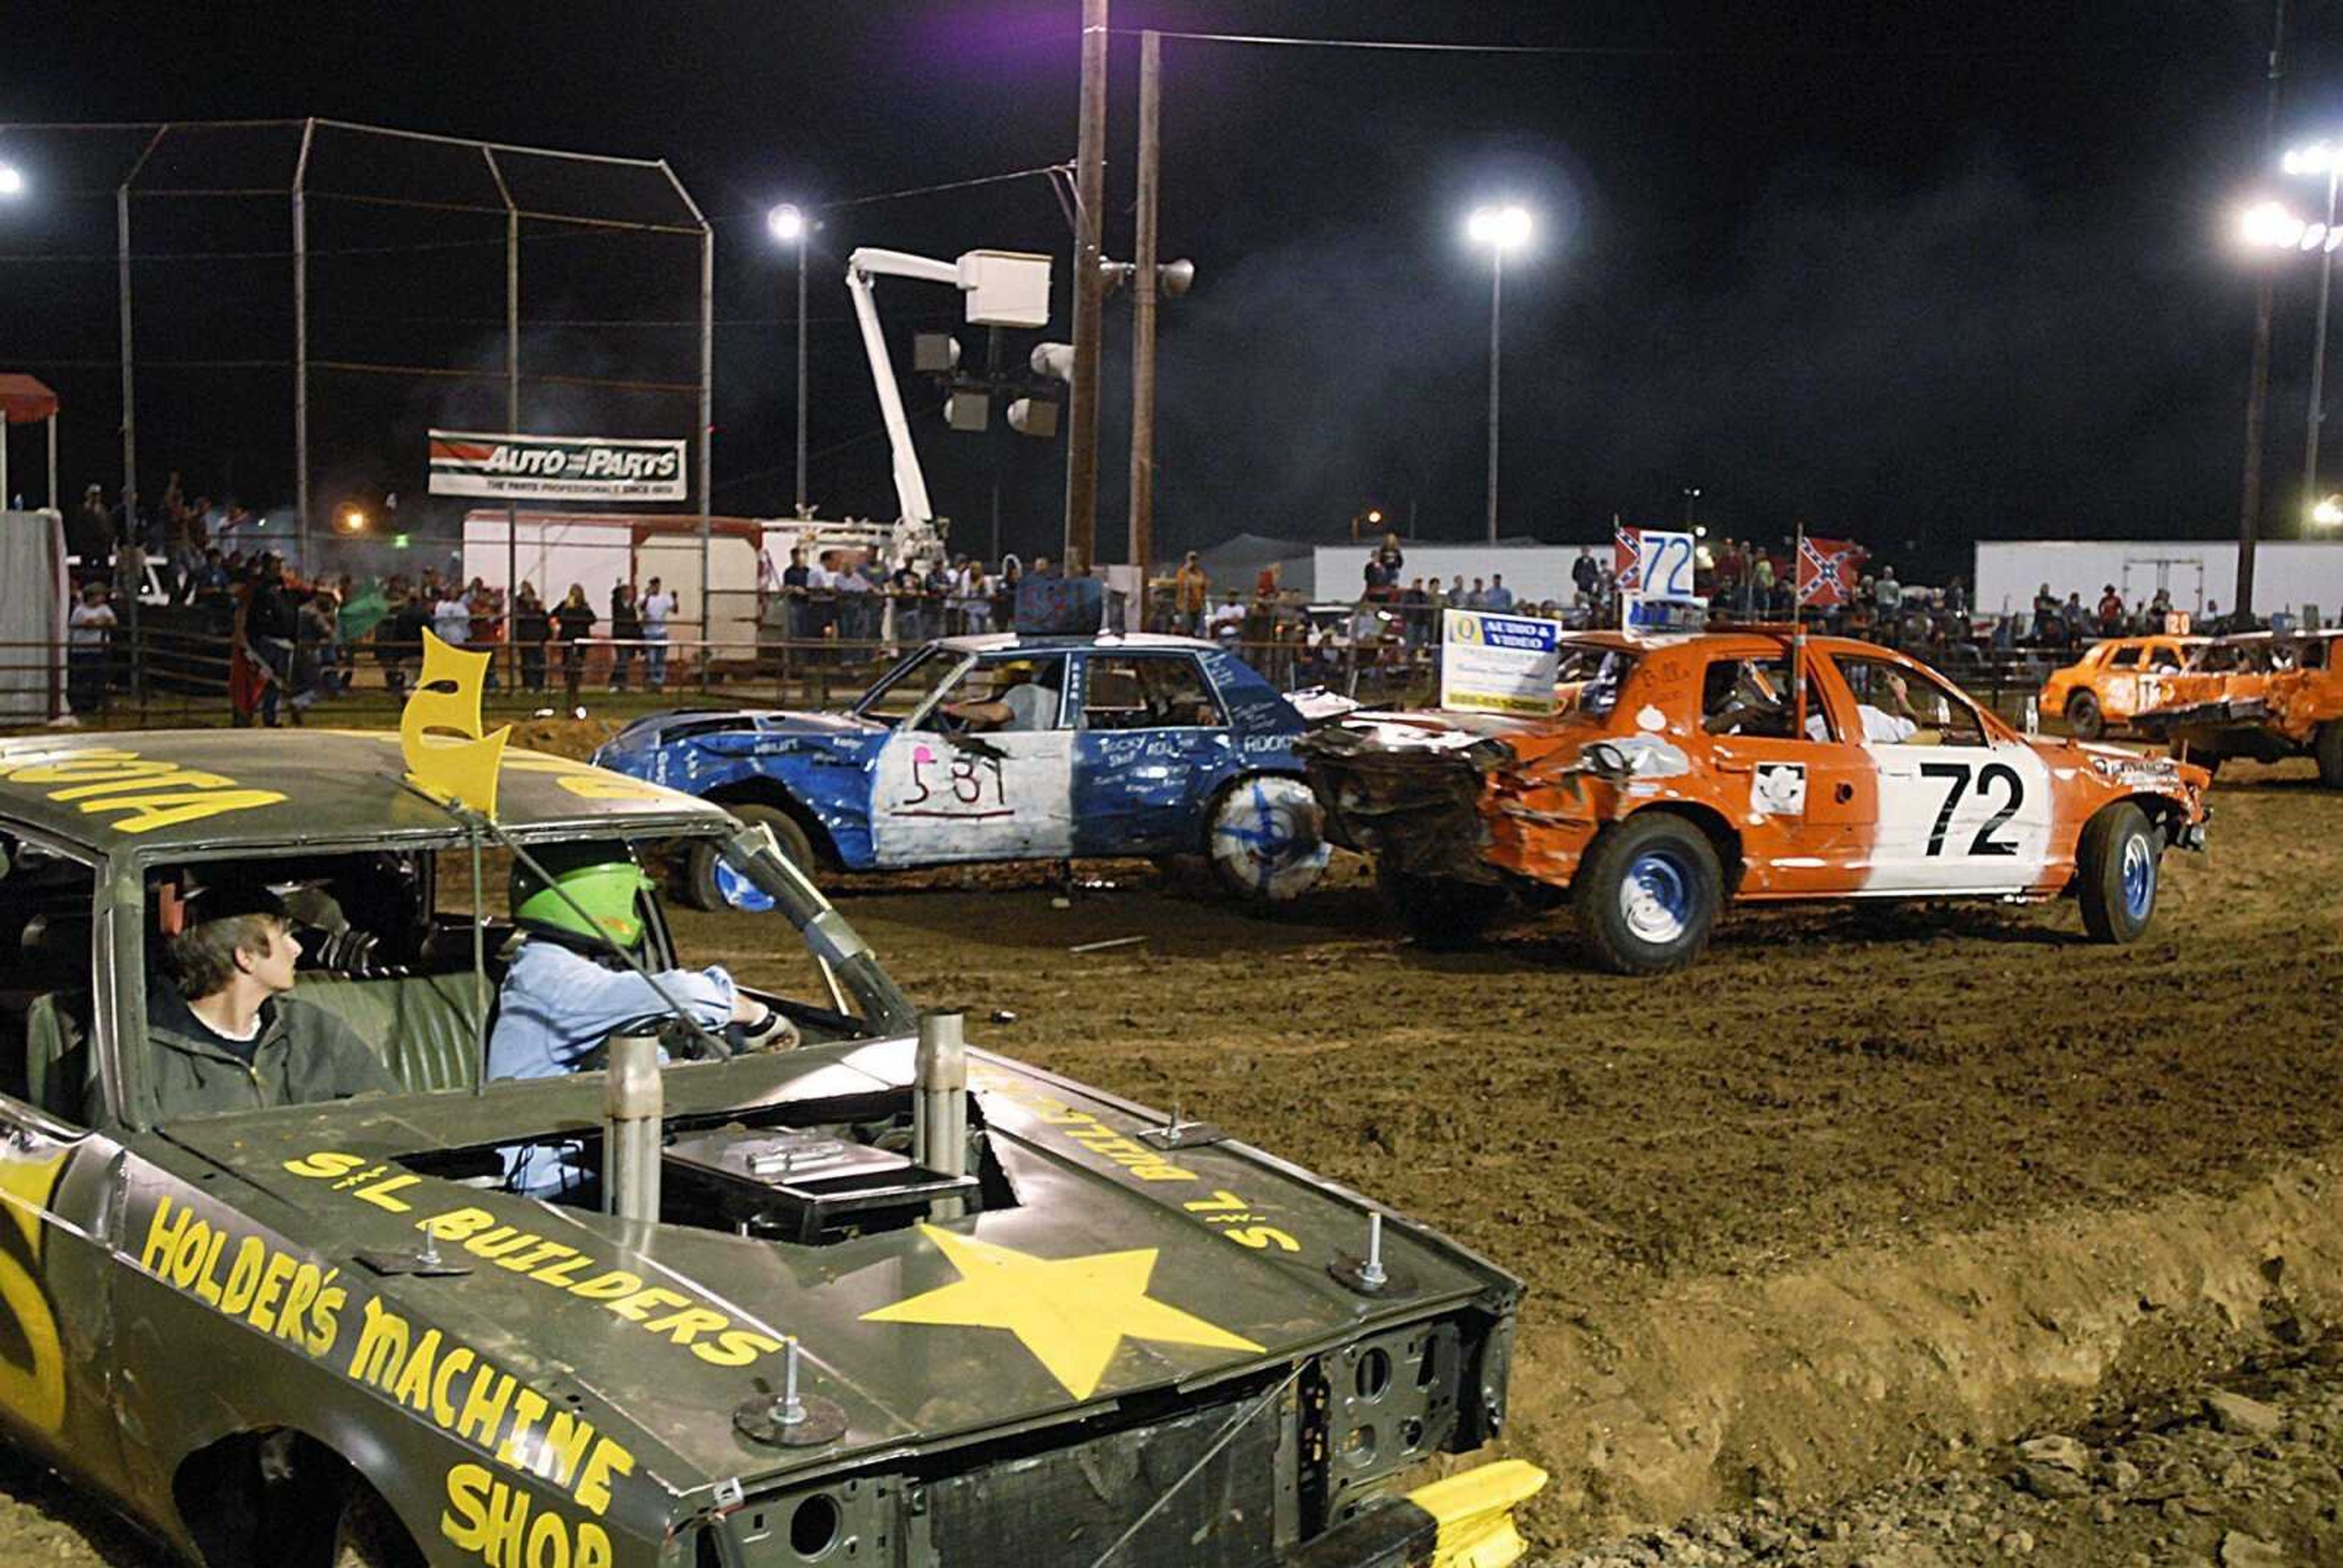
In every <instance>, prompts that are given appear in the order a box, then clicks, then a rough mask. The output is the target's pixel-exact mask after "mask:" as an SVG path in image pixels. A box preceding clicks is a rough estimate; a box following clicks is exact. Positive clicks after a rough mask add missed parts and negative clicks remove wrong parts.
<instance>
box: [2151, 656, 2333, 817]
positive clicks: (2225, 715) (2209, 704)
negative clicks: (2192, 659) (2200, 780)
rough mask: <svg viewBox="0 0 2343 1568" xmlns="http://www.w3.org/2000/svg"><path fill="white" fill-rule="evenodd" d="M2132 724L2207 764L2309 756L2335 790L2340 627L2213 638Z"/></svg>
mask: <svg viewBox="0 0 2343 1568" xmlns="http://www.w3.org/2000/svg"><path fill="white" fill-rule="evenodd" d="M2133 725H2134V727H2135V728H2136V729H2138V730H2139V731H2140V732H2141V733H2142V734H2145V735H2148V736H2151V737H2154V738H2155V739H2159V740H2164V741H2167V742H2169V743H2170V745H2171V747H2172V750H2173V754H2174V755H2175V756H2186V757H2187V758H2189V759H2192V760H2195V761H2198V762H2202V763H2203V764H2204V765H2205V766H2206V767H2207V769H2217V768H2218V767H2220V765H2221V762H2222V760H2223V759H2225V758H2229V757H2250V758H2252V759H2254V760H2256V761H2258V762H2277V761H2281V760H2283V759H2286V758H2288V757H2313V758H2316V759H2318V779H2319V782H2321V783H2322V784H2325V785H2326V786H2327V787H2328V789H2343V631H2317V632H2306V633H2303V634H2300V635H2293V634H2285V635H2274V634H2272V633H2270V632H2267V631H2249V632H2240V633H2238V634H2237V635H2236V636H2234V637H2223V638H2214V639H2213V640H2212V641H2211V642H2210V643H2208V644H2207V646H2206V648H2204V650H2203V651H2202V652H2201V653H2200V654H2199V655H2198V656H2197V660H2196V663H2195V664H2194V665H2193V666H2192V667H2191V668H2189V670H2188V671H2187V673H2186V674H2183V675H2179V676H2176V677H2174V678H2171V679H2170V680H2169V681H2167V683H2166V686H2165V689H2164V692H2163V700H2162V701H2161V702H2160V703H2159V704H2157V706H2155V707H2153V708H2150V709H2147V710H2146V711H2144V712H2142V713H2141V714H2140V715H2139V716H2138V717H2137V719H2134V720H2133Z"/></svg>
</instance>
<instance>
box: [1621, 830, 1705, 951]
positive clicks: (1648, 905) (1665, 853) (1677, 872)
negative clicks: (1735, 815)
mask: <svg viewBox="0 0 2343 1568" xmlns="http://www.w3.org/2000/svg"><path fill="white" fill-rule="evenodd" d="M1696 897H1697V895H1695V893H1694V879H1693V872H1692V868H1691V867H1690V866H1689V865H1687V864H1686V863H1685V862H1684V857H1683V856H1681V855H1679V854H1677V853H1676V852H1675V851H1674V850H1673V849H1646V850H1644V852H1643V853H1642V854H1640V855H1637V856H1636V857H1635V858H1634V859H1633V860H1630V861H1629V862H1628V863H1627V874H1626V876H1625V877H1624V878H1623V879H1621V880H1620V883H1619V914H1620V917H1621V918H1622V919H1623V920H1625V921H1626V923H1627V930H1629V931H1630V932H1632V933H1634V937H1635V940H1638V941H1644V942H1650V943H1652V944H1653V945H1654V946H1655V947H1664V946H1666V945H1667V944H1668V943H1670V942H1673V941H1676V940H1680V939H1681V938H1682V937H1683V936H1684V932H1685V931H1686V930H1688V929H1690V927H1691V925H1692V918H1693V908H1694V902H1695V900H1696Z"/></svg>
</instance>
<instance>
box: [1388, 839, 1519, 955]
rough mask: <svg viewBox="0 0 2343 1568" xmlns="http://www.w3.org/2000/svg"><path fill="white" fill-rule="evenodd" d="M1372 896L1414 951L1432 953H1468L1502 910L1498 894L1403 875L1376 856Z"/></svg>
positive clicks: (1467, 884) (1475, 885)
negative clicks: (1378, 896) (1377, 898)
mask: <svg viewBox="0 0 2343 1568" xmlns="http://www.w3.org/2000/svg"><path fill="white" fill-rule="evenodd" d="M1375 891H1376V892H1378V893H1380V894H1382V895H1383V908H1384V909H1385V910H1388V911H1389V912H1390V914H1391V916H1392V918H1393V920H1397V921H1398V922H1399V925H1400V929H1401V930H1403V931H1405V932H1406V933H1407V934H1408V936H1409V937H1410V938H1412V939H1413V940H1414V942H1415V945H1416V946H1418V947H1420V948H1428V949H1431V950H1433V951H1437V952H1449V951H1453V950H1456V949H1458V948H1468V947H1471V946H1472V945H1473V942H1475V941H1477V940H1479V939H1480V936H1481V933H1482V932H1483V931H1484V930H1488V929H1489V922H1490V921H1491V920H1495V919H1496V918H1497V912H1498V911H1499V910H1502V909H1503V908H1504V906H1505V890H1504V889H1503V888H1492V887H1484V886H1483V885H1482V884H1480V883H1478V882H1460V881H1458V880H1456V879H1454V878H1453V877H1425V876H1420V875H1418V874H1416V873H1414V872H1413V871H1403V870H1401V869H1399V868H1398V867H1396V866H1394V865H1393V864H1392V863H1391V861H1389V860H1388V859H1384V858H1383V857H1382V856H1380V855H1378V856H1377V857H1376V858H1375Z"/></svg>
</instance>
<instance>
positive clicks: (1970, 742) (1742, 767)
mask: <svg viewBox="0 0 2343 1568" xmlns="http://www.w3.org/2000/svg"><path fill="white" fill-rule="evenodd" d="M1794 662H1795V658H1794V634H1793V632H1792V631H1791V629H1790V628H1787V627H1780V628H1773V627H1766V628H1749V629H1745V630H1740V631H1733V632H1719V633H1704V634H1699V635H1693V636H1678V637H1640V636H1636V635H1634V634H1631V633H1624V632H1595V633H1588V634H1584V635H1581V636H1575V637H1568V638H1564V639H1563V642H1562V668H1561V670H1560V687H1559V692H1560V696H1561V699H1562V702H1563V711H1562V712H1561V713H1560V714H1559V715H1558V716H1557V717H1555V718H1552V719H1504V718H1495V717H1483V716H1480V715H1468V714H1459V713H1407V714H1354V715H1353V716H1352V717H1351V718H1349V719H1346V720H1344V721H1343V722H1342V723H1341V724H1339V725H1336V726H1332V727H1330V728H1327V729H1321V730H1319V731H1317V732H1316V733H1315V734H1314V735H1313V736H1312V737H1311V738H1309V739H1306V740H1304V741H1302V743H1300V745H1299V746H1297V748H1296V749H1297V750H1299V751H1301V752H1302V753H1303V754H1304V755H1305V756H1306V757H1307V759H1308V762H1309V768H1310V776H1311V782H1312V786H1313V787H1314V789H1315V791H1316V793H1317V796H1318V799H1319V802H1320V804H1321V806H1322V809H1323V810H1324V811H1325V814H1326V820H1327V829H1328V832H1329V834H1330V836H1331V837H1332V838H1333V839H1334V840H1335V841H1336V842H1338V843H1342V844H1347V845H1349V846H1350V847H1352V848H1353V849H1362V850H1365V851H1368V852H1370V853H1372V854H1373V856H1374V857H1375V869H1376V877H1377V879H1378V881H1379V882H1380V883H1381V885H1382V886H1383V890H1384V891H1385V894H1386V896H1387V897H1388V898H1389V900H1390V901H1391V903H1392V905H1393V908H1394V909H1395V910H1396V911H1397V912H1398V913H1399V915H1400V917H1401V919H1402V920H1403V921H1404V922H1405V923H1406V924H1407V926H1408V928H1409V929H1410V930H1412V931H1413V932H1414V933H1415V934H1416V935H1417V937H1418V938H1419V939H1431V940H1461V939H1463V938H1468V937H1470V936H1471V935H1473V933H1474V932H1476V931H1477V930H1479V928H1480V927H1481V926H1482V925H1483V924H1484V923H1485V922H1486V921H1487V920H1489V919H1490V917H1491V916H1492V915H1493V914H1494V913H1495V912H1496V910H1498V909H1499V908H1500V907H1501V906H1502V905H1503V902H1504V898H1505V895H1506V894H1507V893H1508V892H1520V893H1523V894H1524V895H1526V896H1527V898H1528V900H1529V901H1531V902H1532V903H1534V904H1536V903H1546V902H1553V901H1558V900H1559V897H1560V895H1561V894H1562V893H1564V892H1565V891H1566V892H1567V894H1568V896H1569V898H1570V900H1571V901H1572V903H1573V905H1574V909H1575V910H1576V913H1577V917H1578V923H1579V927H1580V930H1582V931H1583V932H1584V935H1585V937H1586V939H1587V940H1588V941H1589V943H1590V944H1591V945H1592V946H1593V948H1594V951H1595V953H1596V954H1597V956H1598V957H1599V958H1600V959H1601V960H1603V962H1604V964H1605V965H1606V966H1608V967H1609V968H1611V969H1614V970H1618V971H1620V972H1622V973H1627V974H1656V973H1660V972H1663V971H1665V970H1674V969H1678V968H1681V967H1683V966H1684V965H1685V964H1687V963H1690V962H1691V961H1692V960H1694V958H1696V957H1698V956H1699V954H1700V951H1701V950H1702V949H1703V948H1704V947H1705V946H1706V945H1707V942H1708V937H1709V931H1710V929H1711V928H1712V926H1713V925H1714V924H1715V920H1716V918H1717V916H1718V914H1719V913H1720V912H1721V911H1722V910H1723V909H1724V908H1725V905H1726V903H1728V902H1729V901H1732V900H1748V901H1753V902H1755V901H1775V900H1794V899H1853V898H1939V897H1962V896H1976V897H1986V898H2006V899H2046V898H2050V897H2053V896H2055V895H2057V894H2060V893H2065V892H2068V891H2071V892H2073V893H2075V894H2076V896H2077V900H2078V901H2079V902H2080V903H2081V905H2082V910H2083V923H2084V925H2085V927H2086V928H2087V930H2089V932H2090V934H2091V935H2092V936H2093V937H2095V938H2097V939H2098V940H2102V941H2112V942H2128V941H2131V940H2134V939H2136V938H2137V937H2138V936H2139V934H2140V933H2141V932H2142V931H2143V930H2146V929H2147V923H2148V920H2149V917H2150V916H2151V915H2153V914H2154V912H2155V910H2156V898H2157V881H2158V871H2159V869H2160V857H2161V856H2162V854H2163V852H2164V850H2165V849H2167V847H2170V846H2176V845H2177V846H2179V847H2182V848H2186V849H2201V848H2203V846H2204V830H2205V820H2206V810H2205V802H2204V790H2205V787H2206V784H2207V782H2208V779H2209V776H2208V775H2207V773H2206V771H2205V770H2204V769H2201V768H2196V767H2191V766H2189V765H2187V764H2185V763H2178V762H2175V761H2172V760H2171V759H2166V758H2148V757H2142V756H2140V755H2138V754H2137V753H2135V752H2130V751H2125V750H2120V749H2116V748H2113V747H2100V746H2091V745H2086V744H2084V743H2082V742H2078V741H2075V740H2049V739H2028V738H2026V737H2025V736H2023V735H2020V734H2019V733H2017V731H2016V730H2015V729H2011V728H2010V727H2009V726H2008V725H2007V724H2006V723H2005V722H2003V720H2002V719H1999V718H1998V717H1996V715H1994V714H1992V713H1988V712H1986V710H1985V709H1982V708H1980V707H1978V706H1977V704H1976V702H1975V701H1973V700H1972V699H1970V698H1969V697H1968V695H1967V694H1966V692H1963V691H1962V690H1961V689H1959V688H1958V687H1956V686H1955V685H1953V684H1952V683H1951V682H1950V681H1948V680H1946V679H1945V678H1943V677H1942V676H1940V675H1938V674H1936V672H1935V671H1934V670H1932V669H1929V668H1927V667H1926V666H1925V665H1922V664H1919V663H1917V662H1916V661H1914V660H1912V659H1909V658H1905V657H1904V656H1903V655H1902V654H1899V653H1896V652H1892V651H1890V650H1889V649H1886V648H1879V647H1876V646H1875V645H1873V644H1870V643H1865V642H1855V641H1851V640H1848V639H1846V638H1830V637H1815V638H1809V639H1808V640H1807V643H1806V648H1805V657H1804V661H1803V662H1804V665H1805V692H1804V694H1803V700H1801V698H1800V695H1799V694H1798V693H1796V692H1795V689H1794V688H1793V685H1792V669H1793V666H1794Z"/></svg>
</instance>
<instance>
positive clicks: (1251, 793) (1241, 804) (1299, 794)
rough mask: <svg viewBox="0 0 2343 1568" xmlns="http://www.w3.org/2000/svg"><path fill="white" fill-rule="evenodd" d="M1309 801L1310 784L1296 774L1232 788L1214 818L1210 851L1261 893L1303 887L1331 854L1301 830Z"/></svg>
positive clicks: (1284, 893) (1275, 895)
mask: <svg viewBox="0 0 2343 1568" xmlns="http://www.w3.org/2000/svg"><path fill="white" fill-rule="evenodd" d="M1309 803H1310V787H1309V786H1308V785H1306V784H1303V783H1302V782H1301V781H1300V780H1298V779H1253V780H1252V781H1251V782H1250V783H1249V784H1248V785H1246V786H1243V787H1241V788H1240V789H1235V790H1232V791H1231V792H1230V793H1229V795H1228V796H1227V797H1226V798H1225V799H1223V800H1222V804H1221V809H1220V810H1219V812H1218V813H1217V814H1216V816H1215V817H1214V819H1213V823H1212V853H1213V855H1214V856H1215V858H1217V859H1219V860H1220V861H1221V863H1222V865H1224V866H1226V867H1228V868H1229V869H1231V870H1232V872H1233V873H1234V874H1235V876H1236V877H1237V879H1238V880H1239V881H1240V882H1242V884H1243V885H1245V886H1246V887H1248V888H1250V889H1252V891H1253V892H1254V893H1256V894H1258V895H1260V896H1262V897H1263V898H1270V899H1276V898H1282V897H1291V896H1292V895H1293V894H1295V893H1298V892H1300V891H1302V890H1305V889H1307V888H1308V887H1309V886H1310V885H1311V884H1312V883H1313V882H1315V881H1316V880H1317V879H1318V873H1319V872H1321V871H1322V870H1324V869H1325V868H1326V862H1327V860H1328V859H1331V858H1332V854H1333V849H1332V846H1331V845H1329V844H1328V843H1327V842H1326V841H1325V840H1324V839H1322V838H1320V837H1318V836H1317V835H1316V834H1315V833H1313V832H1310V831H1307V830H1305V827H1304V820H1303V817H1304V811H1305V809H1307V808H1308V806H1309Z"/></svg>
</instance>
